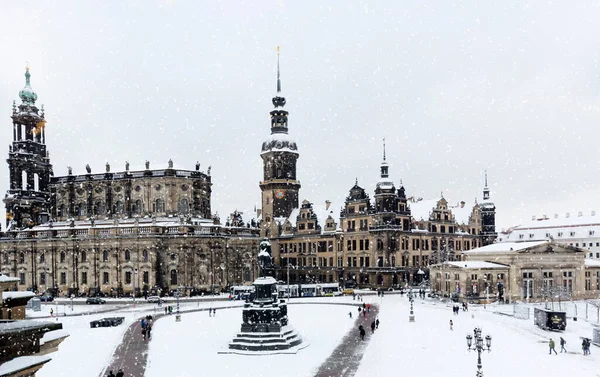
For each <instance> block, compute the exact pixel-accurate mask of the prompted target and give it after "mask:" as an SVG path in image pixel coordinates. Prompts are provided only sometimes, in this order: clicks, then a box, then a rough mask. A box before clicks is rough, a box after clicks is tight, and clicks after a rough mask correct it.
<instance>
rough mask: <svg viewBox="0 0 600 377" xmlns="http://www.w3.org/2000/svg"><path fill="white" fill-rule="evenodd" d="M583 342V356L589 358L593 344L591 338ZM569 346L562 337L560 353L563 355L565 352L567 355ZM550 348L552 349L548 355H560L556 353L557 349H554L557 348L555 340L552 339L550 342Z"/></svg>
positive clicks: (584, 339)
mask: <svg viewBox="0 0 600 377" xmlns="http://www.w3.org/2000/svg"><path fill="white" fill-rule="evenodd" d="M582 339H583V341H582V342H581V348H582V350H583V355H584V356H587V355H589V354H590V344H591V339H590V338H582ZM566 344H567V341H566V340H565V339H564V338H563V337H562V336H561V337H560V353H563V351H564V352H565V353H567V349H566V348H565V345H566ZM548 347H549V348H550V350H549V352H548V354H549V355H552V352H554V354H555V355H558V353H557V352H556V349H554V347H556V344H555V343H554V340H553V339H552V338H550V340H549V341H548Z"/></svg>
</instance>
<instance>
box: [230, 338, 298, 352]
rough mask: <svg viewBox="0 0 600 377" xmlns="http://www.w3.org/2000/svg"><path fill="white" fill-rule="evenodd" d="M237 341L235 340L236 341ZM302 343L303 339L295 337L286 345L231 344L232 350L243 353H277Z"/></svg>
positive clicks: (285, 343)
mask: <svg viewBox="0 0 600 377" xmlns="http://www.w3.org/2000/svg"><path fill="white" fill-rule="evenodd" d="M234 341H235V340H234ZM301 343H302V338H300V337H295V338H293V339H291V340H290V341H287V342H284V343H277V344H273V343H256V342H235V343H229V348H230V349H235V350H241V351H277V350H286V349H290V348H292V347H295V346H297V345H299V344H301Z"/></svg>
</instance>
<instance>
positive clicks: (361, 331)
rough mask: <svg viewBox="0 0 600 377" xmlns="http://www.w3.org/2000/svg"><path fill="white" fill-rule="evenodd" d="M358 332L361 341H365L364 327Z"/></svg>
mask: <svg viewBox="0 0 600 377" xmlns="http://www.w3.org/2000/svg"><path fill="white" fill-rule="evenodd" d="M358 332H359V334H360V340H365V333H366V332H365V328H364V327H363V325H360V326H358Z"/></svg>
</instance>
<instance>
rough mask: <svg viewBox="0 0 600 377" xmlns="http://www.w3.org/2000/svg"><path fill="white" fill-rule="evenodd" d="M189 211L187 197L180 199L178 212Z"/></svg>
mask: <svg viewBox="0 0 600 377" xmlns="http://www.w3.org/2000/svg"><path fill="white" fill-rule="evenodd" d="M188 211H189V205H188V200H187V199H181V200H180V201H179V213H184V214H185V213H188Z"/></svg>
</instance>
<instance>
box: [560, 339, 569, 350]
mask: <svg viewBox="0 0 600 377" xmlns="http://www.w3.org/2000/svg"><path fill="white" fill-rule="evenodd" d="M565 344H567V341H566V340H565V339H564V338H563V337H562V336H561V337H560V353H563V351H565V353H566V352H567V349H566V348H565Z"/></svg>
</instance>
